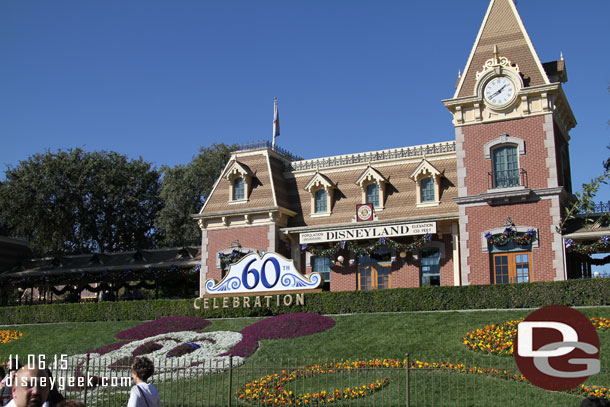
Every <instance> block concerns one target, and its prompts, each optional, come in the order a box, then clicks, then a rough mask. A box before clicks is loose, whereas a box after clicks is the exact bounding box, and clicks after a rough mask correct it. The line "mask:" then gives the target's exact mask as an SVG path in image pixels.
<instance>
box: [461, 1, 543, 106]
mask: <svg viewBox="0 0 610 407" xmlns="http://www.w3.org/2000/svg"><path fill="white" fill-rule="evenodd" d="M492 53H493V56H494V57H495V58H499V57H500V56H501V57H505V58H508V60H509V61H511V62H512V63H513V64H517V65H518V66H519V70H520V72H521V73H522V74H523V76H524V80H525V85H526V86H536V85H543V84H548V83H549V80H548V78H547V76H546V73H545V71H544V69H543V67H542V64H541V63H540V59H539V58H538V55H537V54H536V51H535V50H534V46H533V45H532V42H531V41H530V38H529V35H528V34H527V31H526V30H525V27H524V26H523V22H522V21H521V17H520V16H519V13H518V12H517V9H516V7H515V4H514V3H513V0H490V3H489V7H488V9H487V13H486V14H485V18H484V19H483V23H482V24H481V28H480V30H479V34H478V35H477V38H476V40H475V43H474V46H473V47H472V51H471V52H470V57H469V58H468V62H467V63H466V68H465V69H464V73H463V74H462V78H461V80H460V83H459V85H458V87H457V90H456V92H455V95H454V98H458V97H466V96H472V95H474V92H475V83H476V73H477V71H480V70H481V68H482V67H483V65H484V64H485V61H487V60H488V59H489V58H490V56H491V55H492Z"/></svg>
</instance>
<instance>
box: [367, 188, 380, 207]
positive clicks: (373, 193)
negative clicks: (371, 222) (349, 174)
mask: <svg viewBox="0 0 610 407" xmlns="http://www.w3.org/2000/svg"><path fill="white" fill-rule="evenodd" d="M366 203H370V204H373V207H374V208H379V184H369V185H367V186H366Z"/></svg>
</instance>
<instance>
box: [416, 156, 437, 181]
mask: <svg viewBox="0 0 610 407" xmlns="http://www.w3.org/2000/svg"><path fill="white" fill-rule="evenodd" d="M419 174H424V175H426V174H430V175H432V176H436V175H442V173H441V172H440V171H439V170H437V169H436V167H435V166H434V165H432V164H430V162H429V161H428V160H426V159H425V158H424V159H423V160H421V162H420V163H419V165H418V166H417V168H415V170H414V171H413V172H412V173H411V175H409V178H411V179H412V180H413V181H416V180H417V177H418V176H419Z"/></svg>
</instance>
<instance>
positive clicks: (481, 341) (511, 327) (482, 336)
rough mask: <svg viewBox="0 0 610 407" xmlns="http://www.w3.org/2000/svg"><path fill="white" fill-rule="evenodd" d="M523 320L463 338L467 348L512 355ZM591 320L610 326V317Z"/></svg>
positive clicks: (598, 326)
mask: <svg viewBox="0 0 610 407" xmlns="http://www.w3.org/2000/svg"><path fill="white" fill-rule="evenodd" d="M522 321H523V319H517V320H514V321H505V322H501V323H499V324H492V325H486V326H485V328H482V329H477V330H474V331H471V332H468V333H466V336H464V339H463V342H464V345H466V348H467V349H470V350H474V351H477V352H484V353H491V354H493V355H512V354H513V342H514V340H515V336H516V335H517V325H518V324H519V322H522ZM590 321H591V323H592V324H593V326H595V328H596V329H597V330H599V331H605V330H606V329H608V328H610V319H608V318H603V317H601V318H590Z"/></svg>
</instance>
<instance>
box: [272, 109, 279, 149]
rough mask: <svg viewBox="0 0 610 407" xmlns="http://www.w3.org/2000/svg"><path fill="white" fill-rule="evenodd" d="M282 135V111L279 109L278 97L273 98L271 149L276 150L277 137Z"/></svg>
mask: <svg viewBox="0 0 610 407" xmlns="http://www.w3.org/2000/svg"><path fill="white" fill-rule="evenodd" d="M279 135H280V113H279V112H278V110H277V98H276V97H274V98H273V142H272V143H271V149H272V150H275V138H276V137H279Z"/></svg>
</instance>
